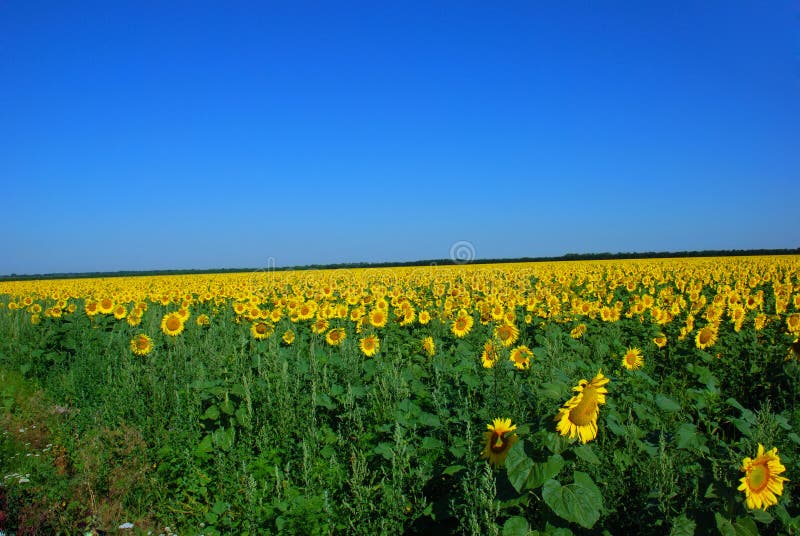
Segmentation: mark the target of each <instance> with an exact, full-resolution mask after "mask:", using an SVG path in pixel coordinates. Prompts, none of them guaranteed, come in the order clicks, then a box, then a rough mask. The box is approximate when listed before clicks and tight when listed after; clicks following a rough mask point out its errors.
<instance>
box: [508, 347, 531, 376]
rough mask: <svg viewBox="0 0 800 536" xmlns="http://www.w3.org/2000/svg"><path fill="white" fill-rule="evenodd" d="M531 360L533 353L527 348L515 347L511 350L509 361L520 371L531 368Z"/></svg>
mask: <svg viewBox="0 0 800 536" xmlns="http://www.w3.org/2000/svg"><path fill="white" fill-rule="evenodd" d="M531 358H533V352H532V351H531V349H530V348H528V347H527V346H524V345H523V346H517V347H516V348H514V349H513V350H511V355H510V356H509V359H510V360H511V361H512V362H513V363H514V366H515V367H517V368H518V369H520V370H525V369H526V368H528V367H530V366H531Z"/></svg>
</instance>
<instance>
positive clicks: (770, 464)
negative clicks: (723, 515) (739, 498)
mask: <svg viewBox="0 0 800 536" xmlns="http://www.w3.org/2000/svg"><path fill="white" fill-rule="evenodd" d="M741 470H742V471H744V473H745V476H743V477H742V478H741V485H740V486H739V487H738V488H737V489H738V490H739V491H744V494H745V503H746V504H747V507H748V508H750V509H756V508H761V509H763V510H766V509H767V507H769V506H772V505H774V504H778V497H780V496H781V495H782V494H783V483H784V482H786V481H788V480H789V479H788V478H786V477H782V476H778V475H780V474H781V473H782V472H784V471H785V470H786V468H785V467H784V466H783V465H782V464H781V459H780V457H778V449H777V448H773V449H772V450H770V451H765V450H764V445H762V444H761V443H759V444H758V454H757V455H756V458H755V459H751V458H745V459H744V460H742V468H741Z"/></svg>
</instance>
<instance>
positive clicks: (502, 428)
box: [481, 419, 518, 467]
mask: <svg viewBox="0 0 800 536" xmlns="http://www.w3.org/2000/svg"><path fill="white" fill-rule="evenodd" d="M486 429H487V430H488V431H486V432H484V433H483V438H484V447H483V452H481V458H484V459H487V460H489V463H490V464H491V465H492V466H493V467H500V466H502V465H503V463H504V462H505V461H506V456H507V455H508V451H509V450H511V447H512V446H513V445H514V443H516V442H517V439H518V437H517V434H512V433H511V432H513V431H514V430H516V429H517V425H516V424H514V425H512V424H511V419H494V421H493V422H492V424H487V425H486Z"/></svg>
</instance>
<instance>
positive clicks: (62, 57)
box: [0, 0, 800, 274]
mask: <svg viewBox="0 0 800 536" xmlns="http://www.w3.org/2000/svg"><path fill="white" fill-rule="evenodd" d="M795 4H796V3H793V2H758V1H755V0H753V1H736V2H722V1H705V2H674V1H664V2H659V1H652V2H651V1H648V2H641V1H632V2H622V1H618V2H608V3H595V4H593V5H594V6H595V7H594V8H590V7H589V6H590V3H587V2H527V1H526V2H513V1H509V2H488V1H481V2H476V1H463V0H461V1H458V2H456V1H453V2H439V1H437V2H411V1H406V2H375V1H364V2H302V1H297V2H281V3H278V2H201V1H186V2H161V1H152V2H147V1H145V2H143V1H137V2H123V1H119V2H116V1H115V2H107V1H97V2H53V1H45V2H40V1H31V0H24V1H23V0H17V1H8V0H5V1H1V2H0V178H1V179H0V180H2V190H3V197H2V199H3V200H4V203H3V208H4V213H5V214H4V215H5V225H4V228H5V231H4V233H3V238H2V245H3V255H2V256H0V274H8V273H46V272H81V271H105V270H109V271H115V270H147V269H169V268H215V267H217V268H225V267H259V266H263V265H265V264H267V263H268V262H269V263H272V262H274V263H275V264H277V265H278V266H291V265H299V264H308V263H339V262H356V261H369V262H380V261H407V260H415V259H428V258H445V257H447V256H448V255H449V251H450V246H451V244H453V243H454V242H457V241H461V240H465V241H469V242H470V243H471V244H472V245H473V246H474V250H475V253H476V256H477V258H499V257H520V256H544V255H562V254H564V253H568V252H602V251H611V252H617V251H668V250H698V249H745V248H784V247H791V248H794V247H798V246H800V232H798V229H800V216H799V214H800V212H799V211H798V209H797V200H796V199H797V192H798V190H797V186H798V185H800V35H799V30H800V23H799V22H798V21H799V20H800V19H799V18H798V16H799V15H800V14H799V13H798V11H797V9H798V8H797V7H796V5H795ZM270 259H271V260H270Z"/></svg>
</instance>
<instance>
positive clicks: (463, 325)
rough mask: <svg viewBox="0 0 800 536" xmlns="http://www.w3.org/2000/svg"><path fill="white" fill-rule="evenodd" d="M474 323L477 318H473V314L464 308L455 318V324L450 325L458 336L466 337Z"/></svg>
mask: <svg viewBox="0 0 800 536" xmlns="http://www.w3.org/2000/svg"><path fill="white" fill-rule="evenodd" d="M474 323H475V320H474V319H473V318H472V316H471V315H469V314H468V313H467V312H466V311H465V310H463V309H462V310H461V311H459V313H458V315H457V316H456V319H455V320H453V325H452V326H451V327H450V330H451V331H452V332H453V335H455V336H456V337H459V338H461V337H465V336H466V335H467V333H469V332H470V331H471V330H472V325H473V324H474Z"/></svg>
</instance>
